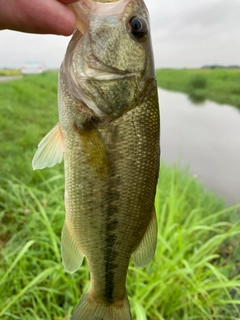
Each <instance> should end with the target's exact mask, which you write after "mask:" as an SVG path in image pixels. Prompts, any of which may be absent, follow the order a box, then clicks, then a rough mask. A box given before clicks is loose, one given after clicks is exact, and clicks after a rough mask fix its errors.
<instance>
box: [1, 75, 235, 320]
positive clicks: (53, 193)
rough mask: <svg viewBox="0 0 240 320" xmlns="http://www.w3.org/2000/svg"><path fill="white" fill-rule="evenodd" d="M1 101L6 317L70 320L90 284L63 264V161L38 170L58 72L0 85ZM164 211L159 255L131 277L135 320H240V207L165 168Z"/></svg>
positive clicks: (84, 271)
mask: <svg viewBox="0 0 240 320" xmlns="http://www.w3.org/2000/svg"><path fill="white" fill-rule="evenodd" d="M195 81H197V83H199V79H197V80H195ZM200 86H202V84H201V80H200ZM200 89H201V88H200ZM0 97H1V104H0V108H1V114H2V115H4V117H1V119H0V121H1V123H0V130H1V136H2V137H4V139H3V141H2V142H1V157H0V177H1V178H0V179H1V180H0V288H1V290H0V319H2V320H11V319H21V320H22V319H23V320H25V319H26V320H28V319H29V320H32V319H42V320H43V319H44V320H45V319H48V320H52V319H53V320H64V319H65V320H67V319H70V315H71V314H72V311H73V309H74V308H75V306H76V305H77V304H78V302H79V299H80V297H81V295H82V293H83V292H84V291H85V290H86V289H87V287H88V285H89V273H88V268H87V265H86V263H84V265H83V266H82V267H81V269H80V270H79V271H78V272H77V273H75V274H72V275H70V274H66V273H65V272H64V270H63V266H62V263H61V255H60V235H61V228H62V225H63V221H64V215H65V210H64V204H63V192H64V176H63V168H62V165H58V166H56V167H54V168H52V169H45V170H42V171H36V172H34V173H33V172H32V169H31V159H32V156H33V154H34V152H35V150H36V146H37V144H38V142H39V141H40V140H41V138H42V137H43V135H45V133H46V132H48V131H49V130H50V128H51V127H52V126H53V125H54V124H55V123H56V122H57V102H56V101H57V74H55V73H48V74H44V75H38V76H31V77H26V78H23V79H21V80H17V81H13V82H9V83H6V84H0ZM156 207H157V217H158V223H159V234H158V246H157V251H156V255H155V258H154V260H153V262H152V263H151V264H150V265H149V266H148V267H147V268H144V269H141V270H139V269H136V268H135V266H134V264H133V263H131V265H130V268H129V272H128V278H127V290H128V294H129V299H130V304H131V309H132V313H133V319H134V320H135V319H136V320H146V319H149V320H162V319H164V320H180V319H181V320H182V319H192V320H193V319H194V320H195V319H199V320H200V319H201V320H204V319H206V320H208V319H209V320H210V319H214V320H218V319H224V320H228V319H229V320H230V319H239V318H240V311H239V308H238V304H240V295H239V294H240V279H239V267H240V265H239V245H238V244H239V240H240V222H239V218H238V217H239V213H240V212H239V208H227V209H226V208H225V207H224V203H223V201H222V200H220V199H218V198H216V197H215V196H214V195H212V194H209V193H206V192H205V191H204V189H203V188H202V187H201V186H200V185H199V183H198V181H197V180H196V179H195V178H193V177H191V176H190V175H189V174H188V172H187V171H180V170H179V169H178V168H169V167H167V166H165V165H162V166H161V179H160V183H159V185H158V189H157V195H156Z"/></svg>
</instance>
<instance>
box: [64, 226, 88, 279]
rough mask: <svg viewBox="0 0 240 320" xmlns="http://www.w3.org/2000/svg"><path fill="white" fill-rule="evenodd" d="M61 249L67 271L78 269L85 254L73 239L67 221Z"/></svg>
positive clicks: (72, 271) (71, 271)
mask: <svg viewBox="0 0 240 320" xmlns="http://www.w3.org/2000/svg"><path fill="white" fill-rule="evenodd" d="M61 251H62V261H63V266H64V269H65V271H66V272H69V273H74V272H75V271H77V270H78V269H79V268H80V267H81V265H82V262H83V258H84V256H83V254H82V253H81V251H80V250H79V248H78V247H77V245H76V243H75V241H74V240H73V237H72V236H71V234H70V231H69V228H68V226H67V223H66V221H65V222H64V225H63V229H62V239H61Z"/></svg>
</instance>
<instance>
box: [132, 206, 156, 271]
mask: <svg viewBox="0 0 240 320" xmlns="http://www.w3.org/2000/svg"><path fill="white" fill-rule="evenodd" d="M157 230H158V227H157V218H156V212H155V209H153V212H152V217H151V220H150V222H149V224H148V227H147V230H146V232H145V234H144V236H143V238H142V240H141V242H140V244H139V245H138V247H137V249H136V250H135V251H134V252H133V254H132V258H133V261H134V263H135V265H136V267H138V268H143V267H145V266H147V265H148V264H149V263H150V262H151V261H152V259H153V257H154V254H155V250H156V245H157Z"/></svg>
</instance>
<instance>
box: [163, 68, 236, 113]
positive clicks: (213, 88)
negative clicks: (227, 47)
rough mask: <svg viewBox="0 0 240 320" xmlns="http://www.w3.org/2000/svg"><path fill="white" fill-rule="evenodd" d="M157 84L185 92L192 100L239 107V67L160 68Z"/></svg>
mask: <svg viewBox="0 0 240 320" xmlns="http://www.w3.org/2000/svg"><path fill="white" fill-rule="evenodd" d="M157 81H158V85H159V86H160V87H162V88H164V89H168V90H173V91H180V92H184V93H187V94H188V95H189V97H190V98H191V99H192V100H193V101H194V102H202V101H204V100H205V99H210V100H213V101H216V102H217V103H220V104H229V105H232V106H235V107H237V108H240V70H239V69H192V70H191V69H181V70H175V69H161V70H157Z"/></svg>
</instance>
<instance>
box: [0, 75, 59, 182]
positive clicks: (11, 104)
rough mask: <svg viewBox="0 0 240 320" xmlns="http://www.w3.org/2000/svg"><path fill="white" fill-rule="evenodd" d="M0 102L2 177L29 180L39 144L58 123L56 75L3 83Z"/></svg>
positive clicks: (30, 77)
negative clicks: (32, 161)
mask: <svg viewBox="0 0 240 320" xmlns="http://www.w3.org/2000/svg"><path fill="white" fill-rule="evenodd" d="M0 99H1V103H0V113H1V117H0V128H1V129H0V130H1V137H2V139H1V144H0V177H8V178H9V177H10V176H11V175H13V176H16V177H19V178H22V179H24V181H30V180H31V179H32V176H33V172H32V167H31V160H32V157H33V155H34V153H35V151H36V149H37V145H38V143H39V142H40V140H41V139H42V138H43V136H44V135H45V134H46V133H47V132H48V131H49V130H50V129H51V128H52V127H53V126H54V125H55V124H56V123H57V122H58V111H57V73H56V72H55V73H44V74H41V75H33V76H27V77H24V78H22V79H19V80H14V81H11V82H7V83H0Z"/></svg>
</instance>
